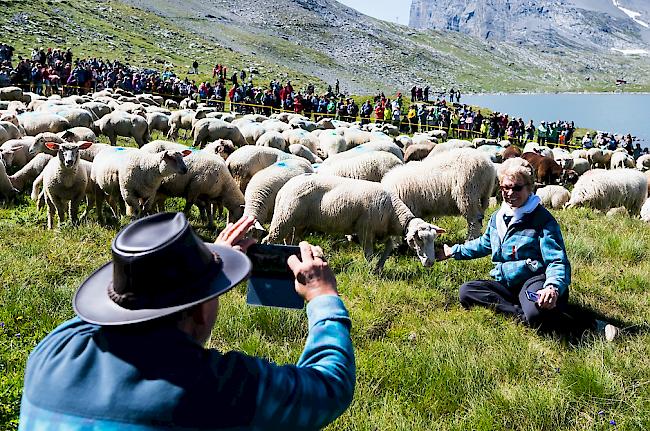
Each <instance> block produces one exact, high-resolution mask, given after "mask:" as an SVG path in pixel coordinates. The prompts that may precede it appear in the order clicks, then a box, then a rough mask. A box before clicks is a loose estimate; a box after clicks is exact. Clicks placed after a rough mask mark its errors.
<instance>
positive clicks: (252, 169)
mask: <svg viewBox="0 0 650 431" xmlns="http://www.w3.org/2000/svg"><path fill="white" fill-rule="evenodd" d="M292 157H295V156H293V155H291V154H287V153H285V152H284V151H280V150H278V149H277V148H271V147H258V146H250V145H247V146H244V147H241V148H238V149H237V150H235V152H234V153H232V154H231V155H230V157H228V160H227V161H226V164H227V165H228V169H229V170H230V173H231V174H232V176H233V178H234V179H235V182H236V183H237V184H238V185H239V188H240V189H241V191H242V193H243V192H245V191H246V186H247V185H248V182H249V181H250V180H251V178H252V177H253V175H255V173H257V172H258V171H261V170H262V169H264V168H266V167H267V166H271V165H272V164H273V163H275V162H279V161H281V160H285V159H288V158H292Z"/></svg>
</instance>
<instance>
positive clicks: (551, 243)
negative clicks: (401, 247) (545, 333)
mask: <svg viewBox="0 0 650 431" xmlns="http://www.w3.org/2000/svg"><path fill="white" fill-rule="evenodd" d="M497 214H499V212H498V211H497V212H495V213H494V214H492V217H491V218H490V222H489V224H488V227H487V230H486V231H485V233H484V234H483V236H481V237H480V238H476V239H475V240H473V241H469V242H467V243H465V244H456V245H454V246H453V247H452V249H451V250H452V256H453V257H454V258H455V259H475V258H478V257H483V256H487V255H488V254H492V262H494V269H493V270H492V271H490V275H491V276H492V278H494V279H495V280H496V281H498V282H499V283H501V284H503V285H505V286H506V287H508V288H510V289H519V288H521V286H522V285H523V284H524V282H525V281H526V280H528V279H529V278H531V277H533V276H536V275H541V274H546V281H545V282H544V287H548V286H555V287H556V288H557V289H558V293H559V294H560V295H562V294H564V293H565V292H567V290H568V287H569V284H570V283H571V265H570V264H569V259H568V257H567V254H566V250H565V248H564V240H563V239H562V233H561V232H560V225H559V224H558V223H557V221H556V220H555V218H554V217H553V215H551V213H550V212H548V210H547V209H546V208H544V207H543V206H542V205H539V206H538V207H537V208H535V210H533V211H532V212H531V213H529V214H526V215H525V216H524V217H523V219H522V220H521V221H519V222H516V223H512V224H511V225H510V226H509V227H508V230H507V231H506V234H505V236H504V237H503V241H501V239H500V238H499V234H498V233H497V227H496V217H497Z"/></svg>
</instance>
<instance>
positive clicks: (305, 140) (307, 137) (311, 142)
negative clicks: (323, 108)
mask: <svg viewBox="0 0 650 431" xmlns="http://www.w3.org/2000/svg"><path fill="white" fill-rule="evenodd" d="M282 137H283V138H284V139H285V140H286V141H287V144H288V145H302V146H305V147H307V148H308V149H309V151H311V152H312V153H314V154H318V149H319V148H318V137H317V136H316V135H314V134H313V133H311V132H308V131H306V130H303V129H292V130H287V131H285V132H282Z"/></svg>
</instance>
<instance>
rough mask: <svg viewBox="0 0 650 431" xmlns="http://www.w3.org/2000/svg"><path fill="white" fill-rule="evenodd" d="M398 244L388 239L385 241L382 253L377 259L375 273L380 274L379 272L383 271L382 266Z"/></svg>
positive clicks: (390, 238) (392, 239)
mask: <svg viewBox="0 0 650 431" xmlns="http://www.w3.org/2000/svg"><path fill="white" fill-rule="evenodd" d="M397 246H398V244H397V241H395V239H394V238H392V237H389V238H388V239H387V240H386V243H385V244H384V252H383V253H382V254H381V257H380V258H379V262H377V266H376V267H375V273H378V274H379V273H381V271H382V270H383V269H384V264H385V263H386V260H388V257H389V256H390V255H391V253H392V252H393V250H395V249H396V248H397Z"/></svg>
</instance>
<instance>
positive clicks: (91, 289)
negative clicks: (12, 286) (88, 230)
mask: <svg viewBox="0 0 650 431" xmlns="http://www.w3.org/2000/svg"><path fill="white" fill-rule="evenodd" d="M111 251H112V253H113V260H112V261H111V262H109V263H107V264H105V265H104V266H102V267H101V268H99V269H98V270H97V271H95V272H94V273H93V274H92V275H90V277H88V278H87V279H86V280H85V281H84V282H83V283H82V284H81V286H79V288H78V289H77V292H76V293H75V295H74V298H73V300H72V306H73V308H74V311H75V313H77V315H78V316H79V317H80V318H81V319H83V320H85V321H87V322H90V323H95V324H98V325H125V324H130V323H139V322H145V321H148V320H152V319H156V318H159V317H163V316H168V315H170V314H173V313H176V312H178V311H181V310H184V309H187V308H190V307H192V306H194V305H197V304H200V303H202V302H205V301H207V300H210V299H212V298H215V297H217V296H219V295H221V294H222V293H224V292H227V291H228V290H230V289H231V288H232V287H234V286H235V285H237V284H238V283H239V282H240V281H242V280H243V279H245V278H246V277H248V276H249V274H250V271H251V262H250V260H249V259H248V257H247V256H246V255H245V254H243V253H241V252H239V251H237V250H235V249H233V248H231V247H229V246H222V245H216V244H211V243H204V242H203V241H202V240H201V239H200V238H199V237H198V236H197V235H196V233H194V231H193V230H192V228H191V226H190V224H189V223H188V221H187V219H186V218H185V215H183V214H182V213H159V214H155V215H152V216H149V217H145V218H142V219H140V220H137V221H135V222H133V223H131V224H129V225H128V226H126V227H125V228H123V229H122V230H121V231H120V232H119V233H118V234H117V236H116V237H115V239H114V240H113V243H112V245H111Z"/></svg>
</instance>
